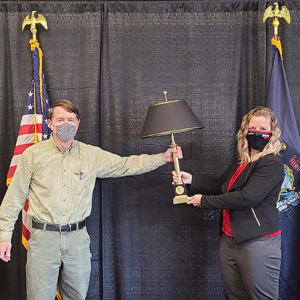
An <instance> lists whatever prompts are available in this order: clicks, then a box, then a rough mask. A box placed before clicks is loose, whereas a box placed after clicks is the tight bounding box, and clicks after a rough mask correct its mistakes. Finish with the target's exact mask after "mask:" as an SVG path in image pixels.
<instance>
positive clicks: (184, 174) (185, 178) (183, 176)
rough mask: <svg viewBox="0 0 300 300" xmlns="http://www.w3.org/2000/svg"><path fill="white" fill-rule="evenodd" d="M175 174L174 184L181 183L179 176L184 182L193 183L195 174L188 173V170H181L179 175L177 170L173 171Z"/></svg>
mask: <svg viewBox="0 0 300 300" xmlns="http://www.w3.org/2000/svg"><path fill="white" fill-rule="evenodd" d="M172 175H173V182H172V184H173V185H174V184H178V183H179V178H181V181H182V182H183V183H184V184H191V183H192V179H193V175H192V174H190V173H188V172H183V171H181V172H180V174H179V176H178V175H177V174H176V172H175V171H173V172H172Z"/></svg>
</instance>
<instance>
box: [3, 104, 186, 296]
mask: <svg viewBox="0 0 300 300" xmlns="http://www.w3.org/2000/svg"><path fill="white" fill-rule="evenodd" d="M48 122H49V125H50V127H51V129H52V136H51V137H50V139H49V140H46V141H43V142H40V143H38V144H36V145H34V146H31V147H29V148H27V149H26V150H25V151H24V152H23V154H22V157H21V159H20V161H19V163H18V167H17V169H16V172H15V174H14V177H13V179H12V181H11V184H10V186H9V188H8V190H7V192H6V195H5V197H4V199H3V202H2V205H1V207H0V259H2V260H3V261H5V262H8V261H9V260H10V250H11V236H12V231H13V228H14V224H15V222H16V220H17V217H18V215H19V212H20V211H21V209H22V208H23V206H24V204H25V199H26V198H28V199H29V209H28V214H29V215H31V216H32V219H33V223H32V227H33V228H32V232H31V238H30V240H29V243H28V245H29V248H28V252H27V264H26V284H27V299H30V300H41V299H43V300H47V299H49V300H50V299H51V300H53V299H54V297H55V291H56V284H57V280H58V276H59V278H60V279H59V290H60V293H61V296H62V299H72V300H75V299H76V300H77V299H85V297H86V294H87V291H88V286H89V278H90V272H91V253H90V249H89V246H90V238H89V235H88V233H87V231H86V226H85V225H86V218H87V217H88V216H89V215H90V213H91V207H92V194H93V189H94V185H95V181H96V178H97V177H100V178H107V177H121V176H128V175H137V174H142V173H145V172H149V171H151V170H154V169H156V168H158V167H159V166H161V165H163V164H165V163H166V162H171V161H172V160H173V159H172V156H173V153H175V154H176V156H177V157H178V158H182V152H181V148H180V147H177V148H176V149H168V150H167V151H166V152H164V153H161V154H156V155H146V154H142V155H138V156H136V155H132V156H129V157H120V156H118V155H115V154H112V153H110V152H107V151H104V150H102V149H101V148H99V147H95V146H91V145H87V144H84V143H81V142H78V141H76V140H74V136H75V134H76V132H77V129H78V126H79V123H80V117H79V112H78V109H77V107H76V106H75V105H74V104H73V103H71V102H70V101H68V100H61V101H59V102H57V103H56V104H54V105H53V106H52V108H51V109H50V112H49V116H48Z"/></svg>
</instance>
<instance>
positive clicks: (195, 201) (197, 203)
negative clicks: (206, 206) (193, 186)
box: [187, 194, 202, 207]
mask: <svg viewBox="0 0 300 300" xmlns="http://www.w3.org/2000/svg"><path fill="white" fill-rule="evenodd" d="M188 199H189V202H187V204H189V205H191V204H192V205H194V206H197V207H201V199H202V195H201V194H196V195H194V196H192V197H188Z"/></svg>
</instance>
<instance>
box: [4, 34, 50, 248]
mask: <svg viewBox="0 0 300 300" xmlns="http://www.w3.org/2000/svg"><path fill="white" fill-rule="evenodd" d="M29 43H30V45H31V52H32V66H33V80H32V83H31V87H30V90H29V93H28V99H27V103H26V105H25V108H24V112H23V116H22V119H21V125H20V129H19V134H18V138H17V142H16V146H15V150H14V153H13V158H12V161H11V164H10V167H9V170H8V173H7V181H6V183H7V185H9V184H10V182H11V180H12V177H13V176H14V173H15V170H16V168H17V165H18V161H19V159H20V156H21V154H22V153H23V151H24V150H25V149H26V148H28V147H29V146H31V145H33V144H36V143H38V142H40V141H42V140H46V139H48V138H49V137H50V134H51V129H50V128H49V126H48V122H47V116H48V112H49V109H50V103H49V98H48V93H47V88H46V84H45V78H44V74H43V70H42V67H43V65H42V56H43V53H42V50H41V48H40V46H39V43H38V41H37V40H35V39H32V40H30V41H29ZM27 210H28V200H26V204H25V206H24V208H23V210H22V243H23V245H24V247H25V248H26V249H28V240H29V239H30V230H31V218H30V217H29V216H28V215H27Z"/></svg>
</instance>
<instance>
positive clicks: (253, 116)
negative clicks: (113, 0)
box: [173, 106, 284, 300]
mask: <svg viewBox="0 0 300 300" xmlns="http://www.w3.org/2000/svg"><path fill="white" fill-rule="evenodd" d="M279 137H280V129H279V128H278V127H277V120H276V117H275V115H274V113H273V112H272V111H271V110H270V109H269V108H266V107H261V106H260V107H257V108H254V109H252V110H251V111H250V112H249V113H248V114H247V115H245V116H244V118H243V120H242V124H241V128H240V130H239V132H238V135H237V140H238V158H239V160H238V162H235V163H234V164H233V165H232V166H231V167H230V168H229V169H228V171H227V172H226V173H225V176H223V177H222V178H225V180H223V183H222V185H220V189H219V193H218V194H217V195H203V194H202V193H203V191H207V190H208V189H209V185H210V184H211V180H208V179H207V177H206V176H202V177H201V176H200V175H199V176H192V175H191V174H189V173H187V172H180V176H181V180H182V181H183V182H184V183H185V184H190V185H191V186H190V187H189V193H190V194H192V195H193V196H192V197H189V202H188V203H187V204H190V205H194V206H197V207H202V208H210V209H218V208H220V209H222V213H221V223H220V225H221V226H220V227H221V233H222V234H221V239H220V248H219V259H220V268H221V273H222V276H223V280H224V285H225V289H226V292H227V295H228V297H229V299H230V300H232V299H236V300H243V299H257V300H258V299H259V300H262V299H278V289H279V273H280V264H281V236H280V234H281V231H280V229H279V217H278V210H277V208H276V202H277V200H278V196H279V193H280V188H281V184H282V181H283V178H284V168H283V162H282V160H281V158H280V156H279V152H280V150H281V142H280V140H279ZM178 181H179V180H178V176H176V173H175V172H173V183H177V182H178ZM214 189H215V188H214ZM214 192H215V191H214Z"/></svg>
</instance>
